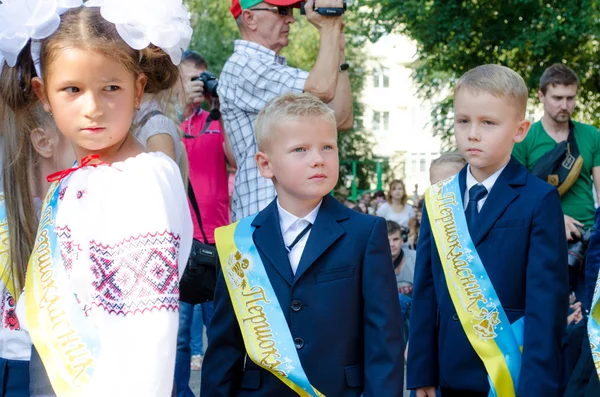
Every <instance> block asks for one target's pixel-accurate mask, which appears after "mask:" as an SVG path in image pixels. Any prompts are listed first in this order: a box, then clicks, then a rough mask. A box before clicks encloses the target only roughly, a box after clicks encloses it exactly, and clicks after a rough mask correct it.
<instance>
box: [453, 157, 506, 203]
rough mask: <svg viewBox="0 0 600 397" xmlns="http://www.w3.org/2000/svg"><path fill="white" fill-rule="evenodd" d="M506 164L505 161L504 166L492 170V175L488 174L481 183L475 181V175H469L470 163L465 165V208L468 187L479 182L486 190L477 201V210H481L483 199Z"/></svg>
mask: <svg viewBox="0 0 600 397" xmlns="http://www.w3.org/2000/svg"><path fill="white" fill-rule="evenodd" d="M507 165H508V163H506V164H505V165H504V167H502V168H500V169H499V170H498V171H496V172H494V173H493V174H492V175H490V176H488V177H487V179H486V180H485V181H483V182H481V183H480V182H477V179H475V177H474V176H473V175H471V165H470V164H469V165H468V166H467V188H466V189H465V197H464V205H465V210H466V209H467V205H469V189H471V188H472V187H473V186H475V185H477V184H481V185H483V186H484V187H485V189H486V190H487V194H486V195H485V197H484V198H482V199H481V200H479V201H478V202H477V212H479V211H481V208H482V207H483V204H484V203H485V200H487V198H488V196H489V195H490V192H491V191H492V188H493V187H494V184H495V183H496V181H497V180H498V177H499V176H500V174H501V173H502V171H504V169H505V168H506V166H507Z"/></svg>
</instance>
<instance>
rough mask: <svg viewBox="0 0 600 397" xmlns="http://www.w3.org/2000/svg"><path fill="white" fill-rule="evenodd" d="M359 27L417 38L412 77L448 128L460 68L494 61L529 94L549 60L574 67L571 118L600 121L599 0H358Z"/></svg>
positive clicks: (437, 123)
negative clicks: (576, 86)
mask: <svg viewBox="0 0 600 397" xmlns="http://www.w3.org/2000/svg"><path fill="white" fill-rule="evenodd" d="M361 4H362V5H363V6H364V7H363V8H362V9H361V18H362V19H363V21H364V24H363V25H362V26H363V30H362V33H363V34H364V35H367V36H369V37H370V38H371V39H372V40H376V39H377V38H378V37H380V36H381V35H382V34H386V33H390V32H399V33H403V34H406V35H408V36H409V37H411V38H412V39H414V40H415V41H416V43H417V49H418V56H419V60H418V61H417V62H415V64H414V65H413V70H414V73H413V77H414V79H415V81H416V82H417V84H418V87H419V93H420V95H421V96H422V97H423V98H434V99H436V100H438V102H437V105H436V106H435V108H434V109H433V112H432V122H433V124H434V127H435V129H436V131H437V132H438V133H440V134H445V135H449V134H451V133H452V120H451V107H452V96H451V93H452V87H453V85H454V83H455V81H456V79H457V78H458V77H460V75H461V74H463V73H464V72H465V71H467V70H469V69H471V68H473V67H475V66H477V65H481V64H486V63H499V64H502V65H505V66H508V67H510V68H512V69H514V70H515V71H517V72H518V73H519V74H521V76H523V78H524V79H525V81H526V83H527V85H528V87H530V92H531V95H530V97H531V98H535V95H536V92H537V90H538V86H539V78H540V76H541V74H542V73H543V71H544V69H546V68H547V67H548V66H550V65H551V64H553V63H557V62H561V63H564V64H566V65H568V66H570V67H571V68H573V69H574V70H575V72H577V74H578V75H579V77H580V79H581V83H582V89H581V90H580V94H579V108H578V115H577V117H578V119H580V120H582V121H587V122H592V123H594V124H596V125H598V124H599V123H600V112H599V110H600V101H599V100H598V99H599V95H598V93H599V92H600V74H599V73H598V71H599V62H598V60H599V59H600V51H599V41H598V40H599V39H598V34H599V32H600V29H599V28H600V13H599V10H600V5H599V1H598V0H497V1H490V0H363V1H362V2H361Z"/></svg>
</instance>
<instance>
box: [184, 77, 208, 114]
mask: <svg viewBox="0 0 600 397" xmlns="http://www.w3.org/2000/svg"><path fill="white" fill-rule="evenodd" d="M198 77H199V76H198V73H195V72H193V73H189V74H188V75H186V76H185V77H184V90H185V106H186V107H188V106H194V107H196V106H200V105H201V104H202V103H203V102H204V100H205V99H206V98H205V97H204V82H203V81H202V80H199V79H198Z"/></svg>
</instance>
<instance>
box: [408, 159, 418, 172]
mask: <svg viewBox="0 0 600 397" xmlns="http://www.w3.org/2000/svg"><path fill="white" fill-rule="evenodd" d="M410 171H411V172H412V173H413V174H416V173H417V160H416V159H413V160H412V164H411V167H410Z"/></svg>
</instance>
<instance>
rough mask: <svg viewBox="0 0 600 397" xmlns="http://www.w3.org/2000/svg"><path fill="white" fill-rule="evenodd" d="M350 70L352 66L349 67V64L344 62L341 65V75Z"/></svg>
mask: <svg viewBox="0 0 600 397" xmlns="http://www.w3.org/2000/svg"><path fill="white" fill-rule="evenodd" d="M348 69H350V65H348V62H344V63H342V64H341V65H340V73H342V72H345V71H346V70H348Z"/></svg>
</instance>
